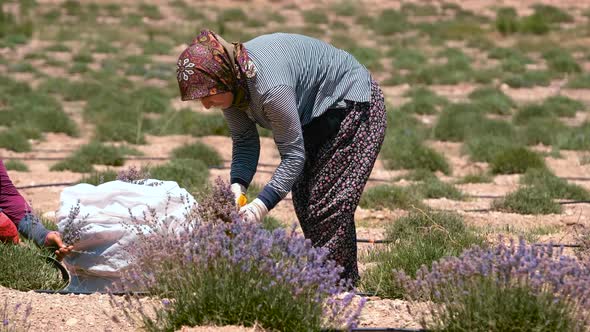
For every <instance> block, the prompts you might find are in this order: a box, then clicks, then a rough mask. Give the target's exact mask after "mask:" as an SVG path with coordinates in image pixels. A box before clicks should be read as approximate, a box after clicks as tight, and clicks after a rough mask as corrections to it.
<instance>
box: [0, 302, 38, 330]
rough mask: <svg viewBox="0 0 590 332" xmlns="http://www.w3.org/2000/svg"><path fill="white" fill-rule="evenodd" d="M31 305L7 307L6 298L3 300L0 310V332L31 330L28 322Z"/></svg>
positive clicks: (18, 304) (19, 304)
mask: <svg viewBox="0 0 590 332" xmlns="http://www.w3.org/2000/svg"><path fill="white" fill-rule="evenodd" d="M32 309H33V308H32V307H31V304H30V303H29V304H27V305H26V306H24V308H23V305H22V304H21V303H17V304H16V305H15V306H14V307H12V306H9V305H8V298H6V299H5V300H4V306H3V307H2V310H0V321H2V323H1V324H0V332H26V331H29V330H30V329H31V323H30V322H29V321H28V320H29V316H30V315H31V311H32Z"/></svg>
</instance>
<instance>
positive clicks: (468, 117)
mask: <svg viewBox="0 0 590 332" xmlns="http://www.w3.org/2000/svg"><path fill="white" fill-rule="evenodd" d="M483 120H484V117H483V115H482V113H481V112H479V110H478V109H477V108H476V107H475V105H474V104H450V105H449V106H447V107H445V109H443V111H442V112H441V114H440V116H439V117H438V119H437V122H436V124H435V126H434V128H433V135H434V137H435V138H436V139H439V140H442V141H451V142H459V141H463V140H464V139H465V138H466V137H468V136H469V135H470V132H471V131H473V130H476V128H477V127H478V125H479V124H480V123H481V122H482V121H483Z"/></svg>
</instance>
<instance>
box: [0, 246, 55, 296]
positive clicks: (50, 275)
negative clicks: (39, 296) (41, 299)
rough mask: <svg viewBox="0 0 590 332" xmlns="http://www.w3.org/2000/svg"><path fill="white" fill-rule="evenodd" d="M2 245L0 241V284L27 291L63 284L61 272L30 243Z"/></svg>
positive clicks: (52, 287) (52, 288)
mask: <svg viewBox="0 0 590 332" xmlns="http://www.w3.org/2000/svg"><path fill="white" fill-rule="evenodd" d="M25 243H26V244H27V245H24V246H19V245H3V244H1V243H0V276H1V277H0V286H4V287H8V288H12V289H17V290H21V291H29V290H35V289H51V290H59V289H62V288H63V287H64V286H65V283H64V281H63V280H62V277H61V273H60V272H59V270H57V269H56V268H55V267H54V266H53V265H52V264H51V263H48V262H47V261H46V258H45V257H46V256H47V255H46V254H45V253H44V252H43V251H42V250H41V249H39V248H36V247H35V246H34V245H33V244H32V243H30V242H28V241H25Z"/></svg>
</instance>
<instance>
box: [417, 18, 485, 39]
mask: <svg viewBox="0 0 590 332" xmlns="http://www.w3.org/2000/svg"><path fill="white" fill-rule="evenodd" d="M418 29H419V30H421V31H422V32H424V33H426V34H427V35H428V36H430V38H431V40H434V41H438V40H440V41H444V40H466V39H476V38H480V37H482V36H483V35H484V29H482V27H481V22H478V21H476V20H474V19H473V18H471V17H469V18H455V19H453V20H437V21H435V22H433V23H421V24H419V25H418Z"/></svg>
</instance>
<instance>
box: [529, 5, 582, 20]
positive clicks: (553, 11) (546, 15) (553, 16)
mask: <svg viewBox="0 0 590 332" xmlns="http://www.w3.org/2000/svg"><path fill="white" fill-rule="evenodd" d="M533 8H534V10H535V14H536V15H539V16H541V17H543V19H544V20H546V21H547V22H549V23H568V22H573V21H574V18H573V17H572V16H571V15H570V14H568V13H567V12H565V11H563V10H561V9H559V8H557V7H555V6H551V5H543V4H535V5H534V6H533Z"/></svg>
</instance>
